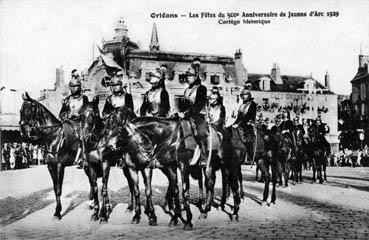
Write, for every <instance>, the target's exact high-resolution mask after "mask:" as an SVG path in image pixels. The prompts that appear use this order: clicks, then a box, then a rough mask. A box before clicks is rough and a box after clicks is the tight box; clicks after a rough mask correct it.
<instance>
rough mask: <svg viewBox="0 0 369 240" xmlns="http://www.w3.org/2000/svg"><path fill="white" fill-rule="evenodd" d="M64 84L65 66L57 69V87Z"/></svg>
mask: <svg viewBox="0 0 369 240" xmlns="http://www.w3.org/2000/svg"><path fill="white" fill-rule="evenodd" d="M63 85H64V70H63V66H60V68H57V69H56V71H55V87H54V88H55V89H59V88H60V87H61V86H63Z"/></svg>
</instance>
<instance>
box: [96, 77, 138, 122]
mask: <svg viewBox="0 0 369 240" xmlns="http://www.w3.org/2000/svg"><path fill="white" fill-rule="evenodd" d="M122 78H123V72H122V71H119V72H117V74H116V75H115V76H114V77H113V79H112V81H111V83H110V90H111V91H112V93H113V94H112V95H110V96H109V97H107V99H106V101H105V105H104V109H103V111H102V116H103V119H104V120H105V121H106V126H108V125H109V124H110V121H111V120H112V119H111V117H116V119H115V120H117V121H118V123H119V125H123V124H125V123H126V122H129V121H131V120H132V119H133V118H135V117H136V115H135V114H134V109H133V100H132V95H131V94H129V93H127V92H125V91H124V88H123V82H122ZM108 129H109V128H108Z"/></svg>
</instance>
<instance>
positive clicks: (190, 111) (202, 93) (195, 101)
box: [179, 58, 209, 165]
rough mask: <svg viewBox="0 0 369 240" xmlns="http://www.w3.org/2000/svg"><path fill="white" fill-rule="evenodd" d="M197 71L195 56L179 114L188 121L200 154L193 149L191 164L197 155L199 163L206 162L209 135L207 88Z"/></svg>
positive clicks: (188, 73) (197, 62) (198, 65)
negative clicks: (206, 118)
mask: <svg viewBox="0 0 369 240" xmlns="http://www.w3.org/2000/svg"><path fill="white" fill-rule="evenodd" d="M199 72H200V59H198V58H195V59H194V60H193V62H192V64H191V67H190V68H189V69H188V71H187V72H186V76H187V83H188V84H189V86H188V88H186V90H185V92H184V107H183V110H184V111H183V112H181V113H180V114H179V116H180V117H182V118H184V119H185V120H188V121H189V122H190V125H191V130H192V133H193V135H194V138H195V140H196V143H197V146H198V147H197V148H196V149H198V150H200V154H198V152H199V151H198V150H195V154H194V157H193V159H192V161H191V165H194V164H196V163H197V162H198V155H200V158H201V159H202V161H201V164H202V165H203V164H204V162H205V164H206V146H207V140H208V135H209V130H208V124H207V123H206V121H205V115H206V102H207V88H206V87H205V86H204V85H202V84H201V79H200V76H199Z"/></svg>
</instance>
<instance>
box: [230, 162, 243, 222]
mask: <svg viewBox="0 0 369 240" xmlns="http://www.w3.org/2000/svg"><path fill="white" fill-rule="evenodd" d="M229 172H230V173H231V174H229V185H230V187H231V189H232V192H233V205H234V206H233V214H232V215H231V216H230V217H231V220H233V219H234V220H236V221H238V211H239V210H240V203H241V199H240V195H239V191H238V176H237V175H238V169H237V168H235V170H231V171H229Z"/></svg>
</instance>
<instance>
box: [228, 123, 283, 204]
mask: <svg viewBox="0 0 369 240" xmlns="http://www.w3.org/2000/svg"><path fill="white" fill-rule="evenodd" d="M228 131H230V133H231V136H232V144H233V148H234V153H233V159H234V160H233V161H234V162H237V163H238V164H239V165H238V171H239V175H238V176H239V182H240V185H241V187H240V194H241V195H243V194H244V192H243V187H242V181H243V179H242V173H241V165H242V164H243V163H244V159H245V156H246V152H247V150H246V146H245V145H244V143H243V142H242V141H241V139H242V136H240V135H239V134H240V133H242V131H238V129H233V128H231V127H230V128H228ZM255 132H256V136H255V142H254V147H253V152H252V153H250V154H251V155H252V156H251V157H252V158H253V161H254V160H255V162H256V164H257V171H256V179H257V172H258V170H260V171H261V173H262V178H263V180H264V192H263V200H262V203H261V204H263V203H265V202H267V199H268V196H269V183H270V181H272V185H273V188H272V196H271V203H275V201H276V198H277V196H276V184H277V179H278V176H279V175H280V172H281V164H280V159H279V143H280V141H281V135H280V132H279V130H278V127H276V126H274V127H272V128H271V129H270V130H269V129H267V127H266V126H265V125H262V126H258V127H257V128H256V131H255Z"/></svg>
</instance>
